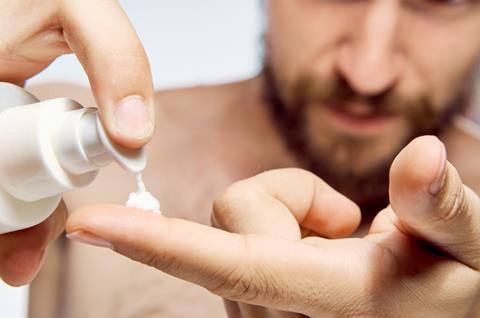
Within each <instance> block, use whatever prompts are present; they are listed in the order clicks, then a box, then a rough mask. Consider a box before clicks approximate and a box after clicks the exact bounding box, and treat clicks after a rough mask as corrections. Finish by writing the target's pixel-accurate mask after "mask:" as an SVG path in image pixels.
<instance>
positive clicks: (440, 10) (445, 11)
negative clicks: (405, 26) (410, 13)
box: [405, 0, 480, 17]
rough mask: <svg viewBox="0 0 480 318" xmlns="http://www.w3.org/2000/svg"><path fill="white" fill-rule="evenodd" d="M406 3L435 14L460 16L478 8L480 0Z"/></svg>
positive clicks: (435, 0)
mask: <svg viewBox="0 0 480 318" xmlns="http://www.w3.org/2000/svg"><path fill="white" fill-rule="evenodd" d="M405 4H406V5H408V6H410V7H411V8H413V9H416V10H418V11H420V12H424V13H427V14H431V15H433V16H439V17H458V16H461V15H463V14H467V13H468V12H469V11H472V10H471V9H476V10H478V9H479V8H478V7H479V4H480V0H405Z"/></svg>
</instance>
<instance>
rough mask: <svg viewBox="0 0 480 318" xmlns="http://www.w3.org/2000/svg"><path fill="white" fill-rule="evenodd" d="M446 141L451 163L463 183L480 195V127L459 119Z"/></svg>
mask: <svg viewBox="0 0 480 318" xmlns="http://www.w3.org/2000/svg"><path fill="white" fill-rule="evenodd" d="M447 134H448V136H447V137H446V138H445V139H444V142H445V145H446V147H447V151H448V157H449V161H450V162H451V163H452V164H453V165H454V166H455V167H456V168H457V170H458V172H459V174H460V176H461V178H462V180H463V182H464V183H465V184H466V185H468V186H469V187H470V188H472V189H474V190H475V191H476V192H477V193H480V162H479V160H480V159H479V158H480V125H478V124H477V123H475V122H473V121H471V120H469V119H467V118H465V117H457V118H456V119H455V121H454V123H453V125H452V127H451V128H450V129H449V130H448V133H447Z"/></svg>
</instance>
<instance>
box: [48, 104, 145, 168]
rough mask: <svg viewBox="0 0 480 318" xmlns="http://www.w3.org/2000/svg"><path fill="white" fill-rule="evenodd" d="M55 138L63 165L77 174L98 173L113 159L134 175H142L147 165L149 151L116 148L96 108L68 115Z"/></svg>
mask: <svg viewBox="0 0 480 318" xmlns="http://www.w3.org/2000/svg"><path fill="white" fill-rule="evenodd" d="M54 138H55V140H56V142H55V152H56V153H57V156H58V160H59V162H60V164H61V165H62V166H63V167H64V168H65V169H66V170H67V171H69V172H71V173H74V174H81V173H86V172H89V171H93V170H97V169H98V168H99V167H103V166H106V165H108V164H109V163H110V162H112V161H113V160H115V161H116V162H117V163H118V164H119V165H120V166H122V167H123V168H124V169H126V170H128V171H130V172H134V173H137V172H141V171H142V170H143V169H144V168H145V165H146V154H145V150H144V149H143V148H140V149H128V148H125V147H121V146H119V145H116V144H115V143H114V142H113V141H112V140H111V139H110V137H109V136H108V135H107V133H106V131H105V129H104V127H103V125H102V123H101V122H100V118H99V116H98V112H97V111H96V109H94V108H81V109H77V110H74V111H70V112H66V113H65V114H64V115H63V116H62V118H61V123H60V124H59V126H58V128H57V129H56V130H55V131H54Z"/></svg>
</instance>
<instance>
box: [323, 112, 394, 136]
mask: <svg viewBox="0 0 480 318" xmlns="http://www.w3.org/2000/svg"><path fill="white" fill-rule="evenodd" d="M324 109H325V112H326V115H327V117H328V119H329V122H330V123H331V125H333V126H334V127H335V128H336V129H338V130H339V131H342V132H344V133H347V134H351V135H363V136H371V135H376V134H379V133H380V132H382V131H384V130H386V129H388V127H389V126H391V124H392V123H393V122H394V121H395V120H396V119H397V118H398V115H395V114H371V115H369V114H355V113H354V112H350V111H347V110H344V108H342V107H335V105H328V106H325V107H324Z"/></svg>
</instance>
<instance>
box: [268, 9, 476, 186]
mask: <svg viewBox="0 0 480 318" xmlns="http://www.w3.org/2000/svg"><path fill="white" fill-rule="evenodd" d="M267 12H268V27H267V32H266V46H267V54H266V61H265V63H266V72H267V73H268V74H267V77H270V79H271V84H272V87H273V90H274V91H275V94H276V95H277V96H278V100H279V101H280V102H281V104H282V107H283V108H284V112H285V113H286V114H287V115H286V116H287V117H289V118H290V120H293V121H294V122H295V124H294V126H295V125H296V129H300V130H301V131H300V132H296V134H297V135H298V134H300V135H301V137H302V138H303V139H304V140H303V141H302V142H303V143H304V145H303V148H304V151H306V152H307V155H308V156H312V157H314V158H312V160H313V161H315V160H316V159H318V160H320V159H321V160H320V162H319V163H318V164H321V165H324V166H326V167H325V169H327V168H328V170H330V171H332V170H335V171H337V174H339V175H341V177H342V178H343V179H345V178H357V179H362V178H365V179H367V180H368V176H369V175H376V174H378V170H380V169H383V170H385V168H384V167H387V169H388V166H389V164H390V162H391V160H392V159H393V157H394V156H395V155H396V154H397V153H398V151H399V150H400V149H401V148H402V147H403V146H404V145H405V144H406V143H408V141H409V140H411V139H412V138H413V137H415V136H418V135H421V134H427V133H435V132H437V131H438V129H439V128H440V127H441V126H442V125H443V126H444V125H445V123H446V121H448V120H449V119H450V118H451V116H452V113H454V112H455V111H459V110H460V109H461V108H463V107H465V106H466V103H467V102H468V98H469V96H470V92H471V88H472V76H473V74H474V69H475V67H476V65H477V63H478V60H479V56H480V33H479V32H480V1H476V0H473V1H469V0H270V1H267ZM295 138H298V136H296V137H295ZM343 181H347V182H348V180H343ZM339 182H340V183H341V182H342V181H339ZM347 192H348V191H347Z"/></svg>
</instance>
